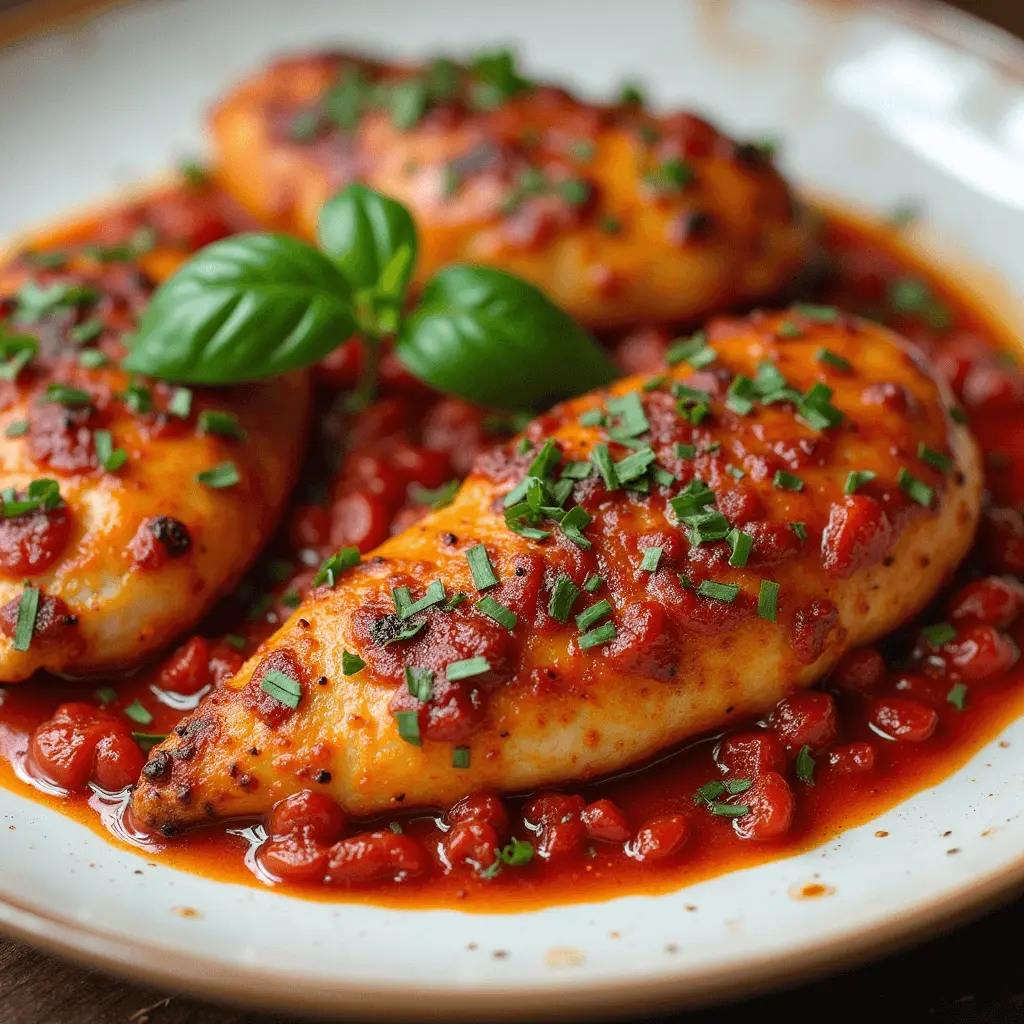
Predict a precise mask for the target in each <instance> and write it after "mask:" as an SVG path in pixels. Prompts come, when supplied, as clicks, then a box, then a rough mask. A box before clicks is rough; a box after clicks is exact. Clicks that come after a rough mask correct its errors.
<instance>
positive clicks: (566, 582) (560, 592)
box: [548, 576, 580, 622]
mask: <svg viewBox="0 0 1024 1024" xmlns="http://www.w3.org/2000/svg"><path fill="white" fill-rule="evenodd" d="M579 596H580V588H579V587H577V586H576V584H575V583H573V581H572V580H571V579H569V577H568V576H559V577H558V579H556V580H555V585H554V586H553V587H552V588H551V598H550V600H549V601H548V615H550V616H551V617H552V618H553V619H557V620H558V621H559V622H568V621H569V613H570V612H571V611H572V606H573V605H574V604H575V603H576V599H577V598H578V597H579Z"/></svg>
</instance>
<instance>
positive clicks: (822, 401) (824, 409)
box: [797, 381, 845, 430]
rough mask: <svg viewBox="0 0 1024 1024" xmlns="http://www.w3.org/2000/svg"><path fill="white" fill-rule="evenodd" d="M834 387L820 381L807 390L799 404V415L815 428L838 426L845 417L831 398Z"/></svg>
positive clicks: (823, 428)
mask: <svg viewBox="0 0 1024 1024" xmlns="http://www.w3.org/2000/svg"><path fill="white" fill-rule="evenodd" d="M831 398H832V389H831V388H830V387H827V386H826V385H824V384H822V383H821V382H820V381H818V382H817V383H816V384H815V385H814V386H813V387H812V388H811V389H810V391H808V392H807V394H806V395H804V396H803V398H801V399H800V403H799V405H798V406H797V416H799V417H800V419H802V420H803V421H804V422H805V423H807V425H808V426H810V427H811V428H813V429H814V430H827V429H828V428H829V427H838V426H839V424H840V423H842V422H843V420H844V419H845V414H844V413H842V412H840V411H839V410H838V409H837V408H836V407H835V406H834V405H832V403H831V401H830V399H831Z"/></svg>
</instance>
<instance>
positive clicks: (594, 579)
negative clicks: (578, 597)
mask: <svg viewBox="0 0 1024 1024" xmlns="http://www.w3.org/2000/svg"><path fill="white" fill-rule="evenodd" d="M602 583H604V577H603V576H598V575H597V574H596V573H595V574H594V575H593V576H591V577H590V578H589V579H588V580H587V581H586V583H584V584H583V589H584V590H585V591H586V592H587V593H588V594H593V593H594V592H595V591H596V590H597V589H598V588H599V587H600V586H601V584H602Z"/></svg>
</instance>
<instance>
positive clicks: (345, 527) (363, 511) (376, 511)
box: [331, 491, 392, 552]
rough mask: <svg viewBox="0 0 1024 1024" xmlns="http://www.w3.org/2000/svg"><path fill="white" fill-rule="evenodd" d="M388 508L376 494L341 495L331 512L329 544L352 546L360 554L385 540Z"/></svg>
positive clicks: (388, 516) (385, 502)
mask: <svg viewBox="0 0 1024 1024" xmlns="http://www.w3.org/2000/svg"><path fill="white" fill-rule="evenodd" d="M391 509H392V506H391V505H390V504H389V503H388V502H387V501H385V500H384V499H383V498H382V497H381V496H380V495H378V494H371V493H370V492H369V491H355V492H354V493H352V494H343V495H342V496H341V497H340V498H338V499H337V501H335V502H334V505H333V507H332V508H331V544H332V545H333V546H334V547H335V548H343V547H348V546H349V545H354V546H355V547H357V548H359V550H360V551H362V552H367V551H370V550H372V549H373V548H375V547H376V546H377V545H378V544H381V543H383V542H384V541H385V540H387V539H388V536H389V533H390V526H391V514H392V513H391Z"/></svg>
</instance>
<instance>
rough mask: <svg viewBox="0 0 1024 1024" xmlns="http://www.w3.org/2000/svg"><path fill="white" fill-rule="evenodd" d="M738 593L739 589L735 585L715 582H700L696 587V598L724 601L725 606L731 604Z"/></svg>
mask: <svg viewBox="0 0 1024 1024" xmlns="http://www.w3.org/2000/svg"><path fill="white" fill-rule="evenodd" d="M739 592H740V588H739V587H738V586H737V585H736V584H735V583H718V582H717V581H716V580H702V581H701V584H700V586H699V587H697V594H698V596H700V597H709V598H711V599H712V600H713V601H724V602H725V603H726V604H732V603H733V601H735V600H736V597H737V595H738V594H739Z"/></svg>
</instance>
